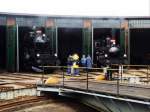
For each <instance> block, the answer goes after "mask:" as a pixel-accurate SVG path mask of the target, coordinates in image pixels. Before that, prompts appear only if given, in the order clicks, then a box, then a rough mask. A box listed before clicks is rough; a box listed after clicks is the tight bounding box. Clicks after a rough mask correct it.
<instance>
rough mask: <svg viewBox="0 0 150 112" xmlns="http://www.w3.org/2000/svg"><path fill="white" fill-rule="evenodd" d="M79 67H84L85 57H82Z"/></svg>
mask: <svg viewBox="0 0 150 112" xmlns="http://www.w3.org/2000/svg"><path fill="white" fill-rule="evenodd" d="M81 65H82V67H86V58H85V55H82V58H81Z"/></svg>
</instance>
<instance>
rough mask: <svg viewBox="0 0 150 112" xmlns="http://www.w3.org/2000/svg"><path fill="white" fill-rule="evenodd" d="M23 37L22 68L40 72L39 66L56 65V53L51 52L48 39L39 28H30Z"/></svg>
mask: <svg viewBox="0 0 150 112" xmlns="http://www.w3.org/2000/svg"><path fill="white" fill-rule="evenodd" d="M28 33H29V34H28V35H26V36H25V37H24V69H26V70H34V71H36V72H41V71H42V70H41V68H40V67H41V66H46V65H49V66H50V65H56V61H57V55H54V54H52V49H51V47H50V39H49V37H47V36H46V34H44V33H43V32H42V30H41V29H40V28H32V30H31V31H30V32H28Z"/></svg>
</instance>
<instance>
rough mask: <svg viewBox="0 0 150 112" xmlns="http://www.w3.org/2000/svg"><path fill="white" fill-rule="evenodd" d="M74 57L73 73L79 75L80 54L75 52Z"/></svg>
mask: <svg viewBox="0 0 150 112" xmlns="http://www.w3.org/2000/svg"><path fill="white" fill-rule="evenodd" d="M72 59H73V63H72V67H71V68H72V69H71V71H72V74H73V75H75V76H79V55H78V54H74V55H73V56H72Z"/></svg>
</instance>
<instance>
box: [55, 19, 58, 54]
mask: <svg viewBox="0 0 150 112" xmlns="http://www.w3.org/2000/svg"><path fill="white" fill-rule="evenodd" d="M55 22H56V21H55ZM56 53H57V55H58V27H57V26H56Z"/></svg>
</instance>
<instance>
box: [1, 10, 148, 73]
mask: <svg viewBox="0 0 150 112" xmlns="http://www.w3.org/2000/svg"><path fill="white" fill-rule="evenodd" d="M33 26H36V27H40V28H41V30H42V32H43V33H45V34H46V35H47V36H48V37H49V40H50V41H49V45H50V48H51V54H52V55H54V54H55V53H57V55H58V58H59V59H60V61H61V65H66V61H67V57H68V55H69V54H71V53H78V54H79V56H80V57H82V55H83V54H84V55H88V54H89V55H90V56H91V58H92V61H93V63H94V64H95V63H96V60H95V59H96V55H95V50H96V46H97V45H98V44H99V42H102V41H103V40H102V39H104V38H106V37H107V36H110V37H112V38H114V39H115V41H116V43H117V45H119V48H120V50H121V52H122V54H126V55H127V61H128V64H139V65H140V64H141V65H143V64H146V65H148V64H150V45H149V41H150V18H145V17H129V18H128V17H120V18H119V17H73V16H49V15H27V14H12V13H1V14H0V51H1V53H0V69H2V70H7V71H10V72H16V71H17V72H19V71H23V69H24V67H23V66H22V65H23V63H24V61H23V54H24V49H23V46H24V43H25V41H24V37H25V35H28V32H29V31H30V30H31V29H32V27H33Z"/></svg>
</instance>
